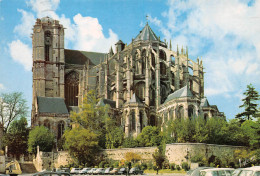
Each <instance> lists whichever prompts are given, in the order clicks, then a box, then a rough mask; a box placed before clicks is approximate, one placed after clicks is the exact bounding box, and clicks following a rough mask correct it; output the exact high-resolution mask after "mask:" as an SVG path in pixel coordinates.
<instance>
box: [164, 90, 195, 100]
mask: <svg viewBox="0 0 260 176" xmlns="http://www.w3.org/2000/svg"><path fill="white" fill-rule="evenodd" d="M181 97H193V94H192V92H191V91H190V89H189V88H188V86H184V87H183V88H181V89H179V90H176V91H175V92H173V93H172V94H170V95H168V97H167V99H166V100H165V102H164V103H167V102H168V101H171V100H173V99H177V98H181Z"/></svg>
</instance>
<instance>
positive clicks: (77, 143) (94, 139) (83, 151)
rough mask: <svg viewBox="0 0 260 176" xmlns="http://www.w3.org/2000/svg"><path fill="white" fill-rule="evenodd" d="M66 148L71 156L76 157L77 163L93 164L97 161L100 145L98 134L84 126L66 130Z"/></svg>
mask: <svg viewBox="0 0 260 176" xmlns="http://www.w3.org/2000/svg"><path fill="white" fill-rule="evenodd" d="M64 136H65V139H66V140H65V145H64V146H65V148H66V149H67V150H68V151H69V153H70V156H72V157H73V158H74V159H76V161H77V164H79V165H82V164H83V165H84V164H86V165H87V166H92V165H94V164H95V163H96V158H97V156H98V155H99V151H100V147H99V145H98V143H99V138H98V134H96V133H94V132H93V131H90V130H89V129H85V128H83V127H82V126H77V127H74V128H73V129H71V130H66V131H65V134H64Z"/></svg>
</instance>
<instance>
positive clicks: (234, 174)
mask: <svg viewBox="0 0 260 176" xmlns="http://www.w3.org/2000/svg"><path fill="white" fill-rule="evenodd" d="M243 169H244V168H237V169H235V170H234V172H233V173H232V176H238V175H239V174H240V172H241V171H242V170H243Z"/></svg>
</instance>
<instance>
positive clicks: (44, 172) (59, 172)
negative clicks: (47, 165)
mask: <svg viewBox="0 0 260 176" xmlns="http://www.w3.org/2000/svg"><path fill="white" fill-rule="evenodd" d="M40 174H68V175H69V173H68V172H61V171H56V172H53V171H42V172H37V173H35V174H33V175H40Z"/></svg>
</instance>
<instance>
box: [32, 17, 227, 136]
mask: <svg viewBox="0 0 260 176" xmlns="http://www.w3.org/2000/svg"><path fill="white" fill-rule="evenodd" d="M64 35H65V34H64V27H63V26H62V25H61V24H59V21H57V20H53V19H51V18H49V17H44V18H41V19H37V21H36V23H35V25H34V28H33V35H32V45H33V68H32V72H33V101H32V115H31V118H32V120H31V122H32V127H33V126H37V125H44V126H46V127H47V128H49V129H50V130H51V131H53V132H54V134H55V135H56V137H57V139H60V138H61V136H62V134H63V131H64V128H65V126H68V125H69V123H70V121H69V112H70V111H79V108H78V107H79V106H80V105H81V104H82V102H83V96H84V95H85V94H86V93H87V92H88V91H89V90H95V91H96V95H97V98H99V99H100V101H99V104H100V105H105V104H109V105H110V108H112V110H113V112H114V114H115V118H117V120H118V122H119V125H121V126H122V128H124V131H125V136H134V137H135V136H137V134H139V133H140V132H141V131H142V129H143V128H144V127H145V126H147V125H151V126H158V127H163V126H164V125H165V124H166V122H167V121H168V120H170V119H175V118H191V117H193V116H195V117H196V116H202V117H204V118H205V119H207V118H211V117H224V114H223V113H221V112H219V110H218V108H217V106H216V105H210V104H209V102H208V100H207V99H206V98H205V97H204V72H203V64H202V61H201V60H200V59H199V58H198V59H197V60H196V61H193V60H191V59H190V58H189V56H188V49H183V48H181V49H180V51H179V49H178V47H177V51H173V50H172V48H171V44H170V46H168V44H167V43H166V42H163V41H161V40H160V38H159V37H157V36H156V34H155V33H154V32H153V31H152V29H151V28H150V26H149V25H148V23H147V24H146V25H145V26H144V28H143V29H142V30H141V31H140V33H139V34H138V35H137V36H136V37H135V38H134V39H132V42H131V44H129V45H126V44H124V43H123V42H122V41H121V40H119V41H118V42H117V43H116V44H115V45H116V51H115V53H114V51H113V50H112V47H111V49H110V51H109V52H108V53H97V52H89V51H78V50H70V49H65V48H64Z"/></svg>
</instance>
